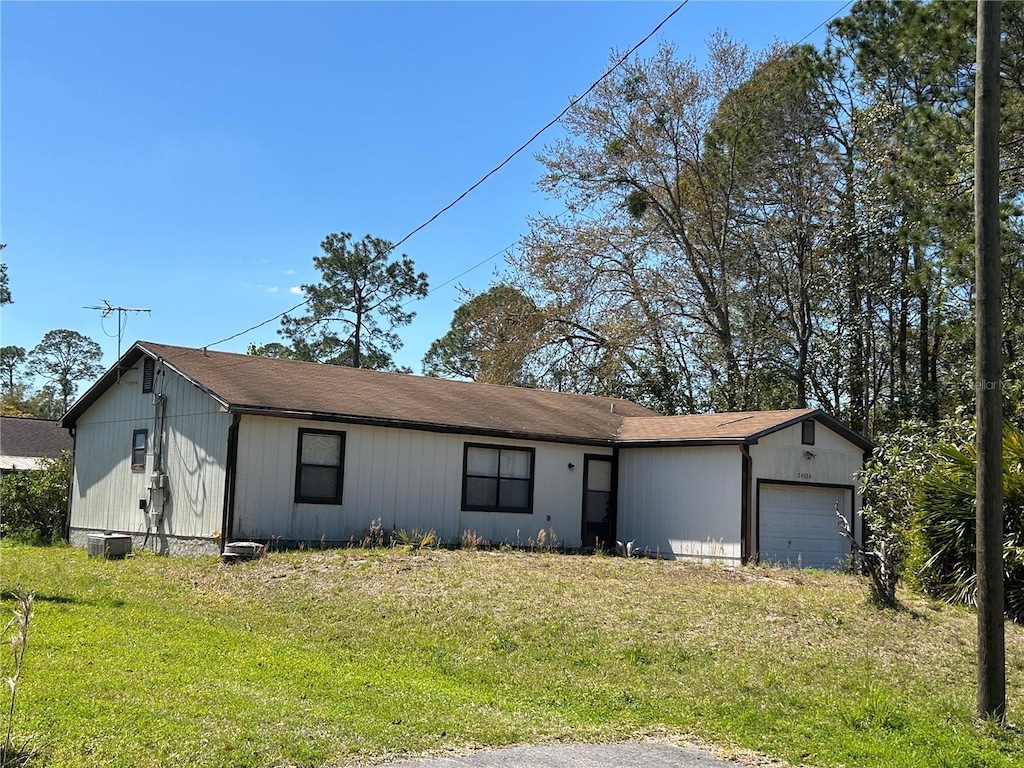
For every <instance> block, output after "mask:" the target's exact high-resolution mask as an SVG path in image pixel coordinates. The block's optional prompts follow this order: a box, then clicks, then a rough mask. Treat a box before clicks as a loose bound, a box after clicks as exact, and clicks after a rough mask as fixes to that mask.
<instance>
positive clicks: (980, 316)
mask: <svg viewBox="0 0 1024 768" xmlns="http://www.w3.org/2000/svg"><path fill="white" fill-rule="evenodd" d="M1001 10H1002V3H1001V2H999V1H998V0H978V69H977V73H976V75H975V96H974V107H975V111H974V233H975V281H976V302H977V303H976V306H975V320H976V325H977V327H976V329H975V343H976V347H975V349H976V364H975V372H976V389H977V392H976V395H977V397H976V405H975V413H976V416H977V427H978V438H977V447H978V470H977V483H978V486H977V502H976V503H977V507H976V516H977V555H978V563H977V567H978V571H977V573H978V597H977V600H978V716H979V717H981V718H995V719H997V720H999V721H1003V720H1004V718H1005V715H1006V648H1005V638H1004V628H1003V611H1004V606H1003V435H1002V429H1003V424H1002V422H1003V401H1002V317H1001V297H1000V293H1001V290H1002V285H1001V274H1000V272H1001V270H1000V245H999V35H1000V15H1001Z"/></svg>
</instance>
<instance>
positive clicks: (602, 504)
mask: <svg viewBox="0 0 1024 768" xmlns="http://www.w3.org/2000/svg"><path fill="white" fill-rule="evenodd" d="M614 535H615V507H614V505H613V503H612V457H611V456H596V455H586V456H584V457H583V547H584V548H586V549H589V548H590V547H593V548H595V549H603V548H604V547H606V546H608V544H609V542H610V540H611V537H612V536H614Z"/></svg>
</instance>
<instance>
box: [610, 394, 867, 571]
mask: <svg viewBox="0 0 1024 768" xmlns="http://www.w3.org/2000/svg"><path fill="white" fill-rule="evenodd" d="M871 447H872V445H871V443H870V441H868V440H867V439H866V438H865V437H864V436H863V435H860V434H858V433H856V432H854V431H853V430H851V429H849V428H847V427H846V426H844V425H843V424H841V423H840V422H838V421H837V420H836V419H834V418H833V417H831V416H829V415H828V414H826V413H823V412H822V411H820V410H809V409H800V410H792V411H768V412H745V413H719V414H700V415H694V416H661V417H654V418H634V419H626V420H625V421H624V423H623V427H622V431H621V433H620V436H619V446H618V469H619V484H618V520H619V525H618V528H617V529H616V530H617V531H618V532H619V534H620V536H619V538H620V539H621V540H623V541H627V540H631V541H633V543H634V547H636V548H639V549H640V550H641V551H644V550H646V551H649V552H651V553H657V554H660V555H662V556H668V557H678V558H690V559H715V560H721V561H725V562H737V563H739V562H744V563H747V562H762V563H775V564H779V565H783V566H791V567H802V568H844V567H846V566H847V565H848V564H849V562H850V559H849V555H850V544H849V541H847V539H846V538H845V537H844V536H843V534H842V532H841V529H840V527H839V525H838V520H837V518H836V513H835V510H836V505H837V504H838V505H839V509H840V510H841V511H842V513H843V515H844V516H845V517H846V519H847V520H848V521H849V522H850V524H851V527H852V528H853V530H854V533H855V535H856V536H857V538H858V539H859V540H863V525H862V520H861V518H860V517H859V516H858V515H857V514H856V513H857V511H858V510H859V509H860V502H861V500H860V488H859V485H858V481H857V473H858V472H859V471H860V470H861V468H862V467H863V465H864V456H865V453H866V452H868V451H870V450H871Z"/></svg>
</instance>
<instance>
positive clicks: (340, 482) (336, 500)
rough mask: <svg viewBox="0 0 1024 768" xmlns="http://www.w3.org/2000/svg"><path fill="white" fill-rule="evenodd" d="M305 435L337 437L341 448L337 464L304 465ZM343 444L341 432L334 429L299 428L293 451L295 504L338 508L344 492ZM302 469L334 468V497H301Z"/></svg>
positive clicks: (343, 438)
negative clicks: (335, 473) (335, 479)
mask: <svg viewBox="0 0 1024 768" xmlns="http://www.w3.org/2000/svg"><path fill="white" fill-rule="evenodd" d="M306 435H329V436H330V437H337V438H338V439H339V440H340V441H341V446H340V450H339V454H338V463H337V464H304V463H303V461H302V444H303V439H304V437H305V436H306ZM345 444H346V437H345V432H344V431H343V430H336V429H311V428H307V427H300V428H299V432H298V440H297V441H296V449H295V503H296V504H332V505H334V506H339V505H340V504H341V503H342V498H343V494H344V490H345ZM303 467H322V468H323V467H330V468H336V469H337V471H338V479H337V482H336V483H335V494H334V496H332V497H330V498H327V497H323V496H303V495H302V468H303Z"/></svg>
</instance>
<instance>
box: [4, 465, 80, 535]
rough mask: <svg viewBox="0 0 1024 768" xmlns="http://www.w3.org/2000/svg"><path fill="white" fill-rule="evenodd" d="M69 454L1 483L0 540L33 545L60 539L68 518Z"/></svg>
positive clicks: (11, 474)
mask: <svg viewBox="0 0 1024 768" xmlns="http://www.w3.org/2000/svg"><path fill="white" fill-rule="evenodd" d="M71 468H72V459H71V454H70V453H67V452H65V453H63V454H61V456H60V457H59V458H56V459H47V460H44V461H43V466H42V468H40V469H38V470H20V471H17V472H11V473H10V474H8V475H5V476H4V478H3V480H2V481H0V509H3V519H2V521H0V536H3V537H7V536H11V537H13V538H17V539H19V540H20V541H23V542H26V543H34V544H52V543H54V542H57V541H59V540H60V539H61V537H62V536H63V533H64V526H65V523H66V522H67V514H68V492H69V489H70V482H71Z"/></svg>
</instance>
